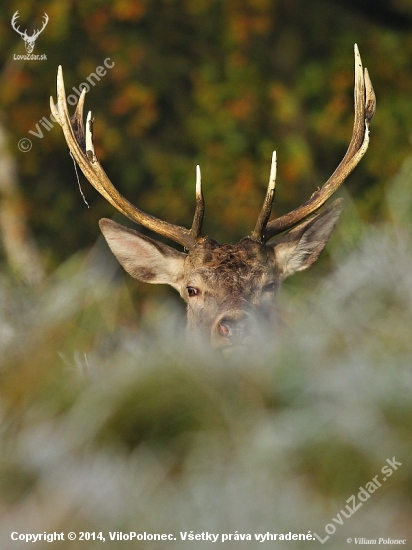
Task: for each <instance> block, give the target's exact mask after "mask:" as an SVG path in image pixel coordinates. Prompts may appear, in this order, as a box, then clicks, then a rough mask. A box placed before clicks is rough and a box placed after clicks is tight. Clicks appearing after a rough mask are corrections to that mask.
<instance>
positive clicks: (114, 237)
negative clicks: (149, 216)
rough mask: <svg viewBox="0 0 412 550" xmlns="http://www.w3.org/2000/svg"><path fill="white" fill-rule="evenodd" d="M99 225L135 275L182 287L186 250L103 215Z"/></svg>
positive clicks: (177, 287)
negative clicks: (179, 250)
mask: <svg viewBox="0 0 412 550" xmlns="http://www.w3.org/2000/svg"><path fill="white" fill-rule="evenodd" d="M99 226H100V229H101V231H102V233H103V235H104V238H105V239H106V241H107V244H108V245H109V247H110V249H111V251H112V252H113V254H114V255H115V256H116V258H117V259H118V260H119V262H120V264H121V265H122V266H123V267H124V269H125V270H126V271H127V272H128V273H129V274H130V275H131V276H132V277H134V278H135V279H138V280H139V281H143V282H145V283H154V284H169V285H171V286H173V287H174V288H176V290H179V287H180V284H179V283H180V281H181V279H182V277H183V273H184V264H185V259H186V257H187V254H184V253H183V252H178V251H177V250H175V249H174V248H171V247H170V246H167V245H165V244H163V243H160V242H158V241H155V240H154V239H150V238H149V237H146V235H142V234H141V233H138V232H137V231H134V230H133V229H129V228H128V227H124V226H123V225H120V224H119V223H116V222H114V221H112V220H108V219H107V218H103V219H101V220H100V221H99Z"/></svg>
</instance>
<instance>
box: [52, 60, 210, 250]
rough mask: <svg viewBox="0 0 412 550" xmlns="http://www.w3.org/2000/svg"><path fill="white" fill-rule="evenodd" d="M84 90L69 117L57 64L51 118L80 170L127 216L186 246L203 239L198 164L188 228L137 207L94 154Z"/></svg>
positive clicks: (201, 199)
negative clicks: (194, 205)
mask: <svg viewBox="0 0 412 550" xmlns="http://www.w3.org/2000/svg"><path fill="white" fill-rule="evenodd" d="M85 94H86V91H85V89H83V91H82V94H81V96H80V98H79V103H78V105H77V108H76V111H75V113H74V115H73V116H72V117H71V118H70V117H69V113H68V109H67V102H66V92H65V88H64V80H63V70H62V68H61V66H59V69H58V72H57V105H55V104H54V100H53V98H52V97H51V98H50V108H51V111H52V114H53V116H54V118H55V119H56V121H57V122H58V123H59V124H60V126H61V127H62V129H63V133H64V137H65V138H66V142H67V145H68V147H69V149H70V152H71V154H72V156H73V158H74V160H75V161H76V162H77V164H78V165H79V166H80V168H81V170H82V172H83V174H84V175H85V176H86V178H87V179H88V180H89V182H90V183H91V184H92V185H93V187H94V188H95V189H96V190H97V191H98V192H99V193H100V194H101V195H102V196H103V197H104V198H105V199H106V200H107V201H108V202H110V204H111V205H112V206H114V207H115V208H116V209H117V210H118V211H119V212H121V213H122V214H124V215H125V216H126V217H128V218H129V219H130V220H132V221H134V222H136V223H139V224H141V225H143V226H144V227H147V228H148V229H150V230H151V231H154V232H155V233H158V234H159V235H162V236H163V237H167V238H168V239H171V240H172V241H175V242H177V243H179V244H181V245H182V246H184V247H185V248H187V249H189V250H190V249H191V248H193V247H194V246H195V244H196V243H197V242H198V241H200V240H201V239H202V237H201V236H200V232H201V228H202V221H203V215H204V208H205V207H204V199H203V194H202V186H201V177H200V168H199V166H197V167H196V210H195V215H194V219H193V224H192V227H191V229H186V228H185V227H181V226H179V225H172V224H170V223H168V222H165V221H163V220H160V219H158V218H155V217H154V216H151V215H150V214H146V213H145V212H143V211H142V210H139V209H138V208H137V207H136V206H134V205H133V204H131V203H130V202H129V201H128V200H127V199H126V198H125V197H123V195H121V194H120V193H119V191H118V190H117V189H116V188H115V187H114V185H113V184H112V182H111V181H110V179H109V178H108V176H107V174H106V173H105V171H104V170H103V168H102V166H101V164H100V162H99V160H98V159H97V157H96V154H95V151H94V145H93V119H92V118H91V113H90V112H89V114H88V115H87V120H86V128H85V127H84V124H83V106H84V99H85Z"/></svg>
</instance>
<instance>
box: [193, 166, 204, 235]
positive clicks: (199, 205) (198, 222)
mask: <svg viewBox="0 0 412 550" xmlns="http://www.w3.org/2000/svg"><path fill="white" fill-rule="evenodd" d="M204 215H205V200H204V198H203V192H202V175H201V173H200V166H199V165H197V166H196V210H195V215H194V218H193V223H192V228H191V230H190V234H191V235H192V238H193V239H194V240H195V241H198V240H199V239H200V238H201V237H200V234H201V231H202V223H203V216H204Z"/></svg>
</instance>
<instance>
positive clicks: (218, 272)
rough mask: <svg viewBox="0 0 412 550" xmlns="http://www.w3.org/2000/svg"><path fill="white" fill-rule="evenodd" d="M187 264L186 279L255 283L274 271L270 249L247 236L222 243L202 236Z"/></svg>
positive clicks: (229, 283) (241, 284)
mask: <svg viewBox="0 0 412 550" xmlns="http://www.w3.org/2000/svg"><path fill="white" fill-rule="evenodd" d="M188 266H189V268H188V279H189V280H206V281H207V282H210V283H214V282H219V283H220V284H222V283H225V282H226V283H227V284H228V285H232V286H239V285H240V286H245V285H246V284H250V283H255V284H257V285H259V284H260V283H262V282H264V281H265V280H266V278H267V276H268V275H270V274H272V273H274V270H275V257H274V253H273V250H272V249H271V248H269V247H267V246H265V245H262V244H259V243H257V242H256V241H253V240H251V239H248V238H246V239H243V240H241V241H240V242H239V243H237V244H223V245H220V244H219V243H217V242H216V241H213V240H212V239H206V240H205V241H203V242H201V243H199V244H198V245H197V246H196V247H195V248H194V249H193V250H191V251H190V253H189V255H188Z"/></svg>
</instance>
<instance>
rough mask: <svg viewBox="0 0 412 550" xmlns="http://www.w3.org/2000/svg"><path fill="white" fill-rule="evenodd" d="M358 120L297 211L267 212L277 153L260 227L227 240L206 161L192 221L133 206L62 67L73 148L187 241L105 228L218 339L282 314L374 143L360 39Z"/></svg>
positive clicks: (102, 182) (193, 331)
mask: <svg viewBox="0 0 412 550" xmlns="http://www.w3.org/2000/svg"><path fill="white" fill-rule="evenodd" d="M354 95H355V120H354V126H353V133H352V138H351V141H350V144H349V147H348V150H347V152H346V154H345V156H344V158H343V160H342V162H341V163H340V164H339V166H338V167H337V169H336V170H335V172H334V173H333V174H332V176H331V177H330V178H329V179H328V180H327V181H326V183H325V184H324V185H323V186H322V188H321V189H318V190H317V191H315V192H314V193H313V194H312V196H311V197H310V199H309V200H308V201H307V202H305V203H304V204H303V205H301V206H299V207H298V208H296V209H295V210H293V211H291V212H289V213H288V214H285V215H284V216H281V217H280V218H277V219H274V220H272V221H269V217H270V212H271V208H272V202H273V197H274V192H275V181H276V153H273V156H272V166H271V170H270V177H269V184H268V188H267V192H266V197H265V200H264V203H263V206H262V210H261V212H260V214H259V217H258V220H257V222H256V226H255V228H254V230H253V231H252V232H251V234H250V235H249V236H248V237H246V238H244V239H242V240H241V241H240V242H238V243H237V244H234V245H232V244H224V245H220V244H219V243H218V242H216V241H214V240H213V239H210V238H208V237H204V236H202V235H201V227H202V221H203V215H204V199H203V194H202V187H201V177H200V169H199V167H197V169H196V209H195V214H194V219H193V223H192V226H191V228H190V229H187V228H185V227H181V226H177V225H172V224H170V223H167V222H165V221H163V220H160V219H157V218H155V217H153V216H151V215H149V214H146V213H144V212H142V211H141V210H139V209H138V208H137V207H136V206H133V205H132V204H131V203H130V202H129V201H128V200H127V199H126V198H124V197H123V196H122V195H121V194H120V193H119V192H118V191H117V189H116V188H115V187H114V185H113V184H112V183H111V181H110V180H109V178H108V177H107V175H106V173H105V172H104V170H103V168H102V167H101V165H100V163H99V161H98V159H97V157H96V154H95V151H94V146H93V120H92V118H91V113H90V112H89V114H88V116H87V121H86V126H84V123H83V105H84V99H85V90H83V93H82V95H81V97H80V99H79V103H78V106H77V109H76V112H75V114H74V115H73V117H71V118H70V116H69V114H68V109H67V103H66V95H65V88H64V82H63V72H62V69H61V67H59V70H58V76H57V105H55V104H54V101H53V98H51V101H50V105H51V110H52V113H53V116H54V118H55V119H56V121H57V122H58V123H59V124H60V126H61V127H62V129H63V132H64V136H65V138H66V142H67V145H68V147H69V149H70V152H71V154H72V156H73V158H74V159H75V161H76V162H77V164H78V165H79V166H80V168H81V170H82V171H83V173H84V175H85V176H86V178H87V179H88V180H89V182H90V183H91V184H92V185H93V187H95V189H96V190H97V191H99V193H101V195H102V196H103V197H105V198H106V200H108V201H109V202H110V203H111V204H112V205H113V206H114V207H115V208H116V209H117V210H118V211H119V212H121V213H122V214H124V215H125V216H127V217H128V218H129V219H131V220H132V221H134V222H136V223H138V224H141V225H143V226H144V227H146V228H148V229H150V230H151V231H153V232H154V233H157V234H159V235H162V236H163V237H167V238H168V239H171V240H172V241H174V242H176V243H179V244H180V245H182V246H183V247H184V249H186V251H185V252H181V251H177V250H175V249H174V248H171V247H169V246H167V245H165V244H163V243H161V242H159V241H156V240H154V239H152V238H150V237H147V236H146V235H143V234H141V233H138V232H137V231H134V230H133V229H129V228H126V227H124V226H122V225H120V224H118V223H115V222H114V221H111V220H109V219H102V220H100V229H101V231H102V232H103V235H104V236H105V238H106V241H107V243H108V245H109V247H110V248H111V250H112V252H113V253H114V254H115V256H116V257H117V259H118V260H119V262H120V264H121V265H122V266H123V267H124V269H125V270H126V271H127V272H128V273H130V275H132V276H133V277H135V278H136V279H138V280H140V281H144V282H147V283H154V284H169V285H171V286H172V287H174V288H175V289H176V290H177V291H178V292H179V293H180V295H181V296H182V298H183V299H184V300H185V302H186V303H187V316H188V334H189V335H191V336H193V337H195V336H197V335H203V336H206V337H207V338H208V339H209V341H210V343H211V344H212V346H213V347H216V348H227V347H229V346H234V345H237V344H245V343H247V342H248V340H249V339H253V338H255V337H256V336H257V335H258V334H259V327H261V326H262V324H261V323H260V321H262V322H263V323H264V324H265V325H267V324H268V323H271V322H272V321H273V320H274V317H275V311H276V310H275V296H276V292H277V290H278V288H279V286H280V284H281V282H282V281H283V280H284V279H285V278H286V277H288V276H289V275H292V274H293V273H296V272H297V271H302V270H304V269H306V268H308V267H309V266H310V265H312V264H313V263H314V262H315V261H316V260H317V259H318V258H319V256H320V254H321V252H322V250H323V249H324V247H325V245H326V243H327V241H328V239H329V237H330V235H331V233H332V230H333V228H334V226H335V224H336V221H337V219H338V217H339V214H340V212H341V210H342V207H343V200H342V199H337V200H335V201H334V202H333V203H332V204H331V205H330V206H328V207H327V208H326V209H324V210H323V211H322V212H321V213H317V214H315V215H313V216H312V217H309V216H311V215H312V214H314V213H315V212H317V211H318V210H319V209H320V208H321V207H322V206H323V205H324V204H325V202H326V201H327V200H328V199H329V198H330V197H331V195H332V194H333V193H334V192H335V191H336V190H337V189H338V187H339V186H340V185H341V184H342V183H343V181H344V180H345V179H346V178H347V176H348V175H349V174H350V172H351V171H352V170H353V169H354V168H355V166H356V165H357V164H358V162H359V161H360V159H361V158H362V157H363V155H364V154H365V152H366V150H367V148H368V144H369V122H370V120H371V119H372V117H373V115H374V112H375V105H376V100H375V95H374V92H373V88H372V84H371V81H370V79H369V75H368V72H367V69H365V70H363V68H362V62H361V59H360V55H359V51H358V48H357V46H356V45H355V92H354Z"/></svg>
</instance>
